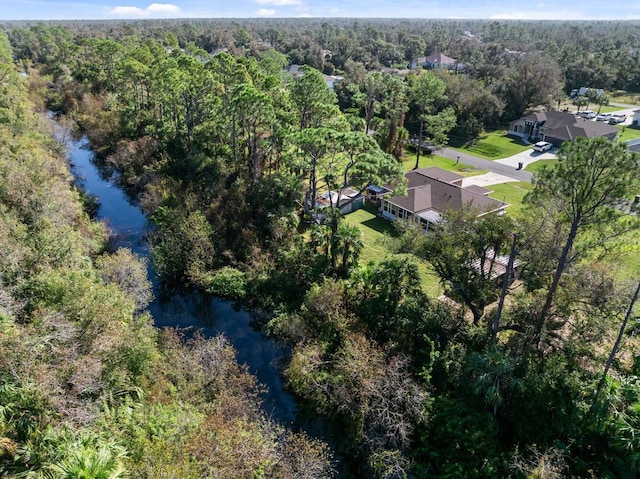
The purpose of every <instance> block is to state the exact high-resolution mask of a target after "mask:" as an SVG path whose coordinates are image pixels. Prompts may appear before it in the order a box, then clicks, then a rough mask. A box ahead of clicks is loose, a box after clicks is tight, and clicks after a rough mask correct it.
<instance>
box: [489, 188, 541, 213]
mask: <svg viewBox="0 0 640 479" xmlns="http://www.w3.org/2000/svg"><path fill="white" fill-rule="evenodd" d="M487 188H489V189H490V190H493V193H491V194H490V195H489V196H490V197H491V198H493V199H496V200H499V201H506V202H507V203H509V205H510V206H509V207H508V208H507V212H508V213H509V214H511V215H513V216H517V215H518V214H520V211H521V210H522V198H524V195H526V194H527V193H528V192H529V191H531V190H532V189H533V185H532V184H531V183H527V182H526V181H509V182H508V183H499V184H497V185H491V186H488V187H487Z"/></svg>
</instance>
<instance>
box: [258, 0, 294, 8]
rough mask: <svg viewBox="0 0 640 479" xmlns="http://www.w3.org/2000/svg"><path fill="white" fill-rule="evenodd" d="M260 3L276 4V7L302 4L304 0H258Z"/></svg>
mask: <svg viewBox="0 0 640 479" xmlns="http://www.w3.org/2000/svg"><path fill="white" fill-rule="evenodd" d="M256 3H259V4H260V5H274V6H276V7H286V6H288V5H300V4H301V3H302V0H256Z"/></svg>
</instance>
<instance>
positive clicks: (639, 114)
mask: <svg viewBox="0 0 640 479" xmlns="http://www.w3.org/2000/svg"><path fill="white" fill-rule="evenodd" d="M631 124H632V125H633V126H640V110H633V120H632V121H631Z"/></svg>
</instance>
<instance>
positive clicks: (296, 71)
mask: <svg viewBox="0 0 640 479" xmlns="http://www.w3.org/2000/svg"><path fill="white" fill-rule="evenodd" d="M284 71H285V73H288V74H289V75H291V76H292V77H293V78H300V77H301V76H302V75H303V74H304V69H303V68H302V65H296V64H295V63H294V64H292V65H289V66H288V67H287V68H285V69H284ZM322 76H323V78H324V81H325V83H326V84H327V86H328V87H329V88H331V89H332V90H333V87H334V85H335V84H336V83H337V82H339V81H341V80H343V79H344V77H341V76H338V75H324V74H323V75H322Z"/></svg>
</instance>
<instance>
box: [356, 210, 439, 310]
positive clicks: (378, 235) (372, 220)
mask: <svg viewBox="0 0 640 479" xmlns="http://www.w3.org/2000/svg"><path fill="white" fill-rule="evenodd" d="M376 213H377V211H376V208H375V206H374V205H372V204H370V203H367V204H366V206H365V207H364V208H363V209H360V210H357V211H354V212H353V213H349V214H348V215H346V216H345V217H344V219H345V220H346V221H347V222H348V223H349V224H351V225H356V226H357V227H358V228H360V231H361V232H362V241H363V243H364V249H363V250H362V254H361V255H360V264H367V263H368V262H370V261H372V262H374V263H379V262H380V261H381V260H383V259H385V258H387V257H408V258H410V259H411V260H413V261H414V262H415V263H416V264H417V265H418V270H419V271H420V277H421V278H422V289H423V290H424V291H425V292H426V293H427V294H428V295H429V297H432V298H433V297H437V296H440V295H441V294H442V287H441V286H440V283H439V282H438V277H437V276H436V275H435V273H434V272H433V271H432V270H431V268H430V266H429V265H428V264H427V263H426V262H425V261H422V260H421V259H419V258H417V257H415V256H413V255H406V254H395V253H391V250H390V248H389V242H390V241H391V238H394V237H397V236H398V232H397V231H396V229H395V228H394V227H393V223H392V222H391V221H387V220H385V219H382V218H379V217H378V216H376Z"/></svg>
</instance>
